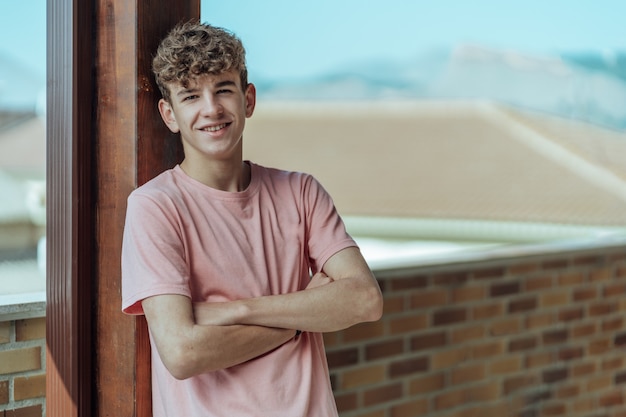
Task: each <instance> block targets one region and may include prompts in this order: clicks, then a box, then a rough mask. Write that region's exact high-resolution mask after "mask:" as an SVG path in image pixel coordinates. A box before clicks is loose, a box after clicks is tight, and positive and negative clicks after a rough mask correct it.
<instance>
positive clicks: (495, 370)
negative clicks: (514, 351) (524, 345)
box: [489, 355, 523, 375]
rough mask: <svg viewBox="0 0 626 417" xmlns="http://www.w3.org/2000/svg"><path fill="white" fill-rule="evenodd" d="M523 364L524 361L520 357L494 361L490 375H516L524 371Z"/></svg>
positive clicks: (515, 356) (511, 356) (513, 356)
mask: <svg viewBox="0 0 626 417" xmlns="http://www.w3.org/2000/svg"><path fill="white" fill-rule="evenodd" d="M522 364H523V360H522V356H520V355H508V356H506V357H504V358H501V359H494V360H493V361H491V363H490V364H489V374H495V375H506V374H514V373H516V372H518V371H520V370H521V369H522Z"/></svg>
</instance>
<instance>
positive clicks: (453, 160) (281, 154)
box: [244, 101, 626, 225]
mask: <svg viewBox="0 0 626 417" xmlns="http://www.w3.org/2000/svg"><path fill="white" fill-rule="evenodd" d="M244 142H245V145H244V153H245V155H244V156H245V157H246V158H248V159H251V160H254V161H257V162H259V163H262V164H265V165H269V166H277V167H282V168H286V169H293V170H299V171H305V172H310V173H312V174H314V175H315V176H316V177H317V178H318V179H319V180H320V181H321V182H322V184H324V186H325V187H326V188H327V189H328V190H329V191H330V193H331V194H332V195H333V198H334V200H335V203H336V205H337V207H338V208H339V210H340V212H341V213H342V214H345V215H367V216H372V215H374V216H399V217H419V218H443V219H446V218H448V219H481V220H503V221H532V222H554V223H573V224H589V225H626V134H624V133H620V132H615V131H609V130H606V129H602V128H600V127H596V126H591V125H586V124H582V123H576V122H573V121H571V120H567V119H561V118H556V117H551V116H548V115H545V114H535V113H531V112H525V111H521V110H515V109H511V108H507V107H504V106H499V105H495V104H493V103H486V102H433V101H427V102H404V103H402V102H400V103H385V102H380V103H352V104H350V103H343V104H341V103H334V104H333V103H317V104H303V103H282V104H277V103H263V102H261V103H259V105H258V107H257V110H256V113H255V115H254V116H253V117H252V118H251V119H249V120H248V124H247V127H246V134H245V141H244Z"/></svg>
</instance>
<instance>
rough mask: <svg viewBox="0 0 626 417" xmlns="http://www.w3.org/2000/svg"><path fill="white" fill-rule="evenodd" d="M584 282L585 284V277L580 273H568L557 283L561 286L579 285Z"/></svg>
mask: <svg viewBox="0 0 626 417" xmlns="http://www.w3.org/2000/svg"><path fill="white" fill-rule="evenodd" d="M583 282H585V276H584V275H583V274H581V273H580V272H570V273H566V274H563V275H560V276H559V277H558V278H557V283H558V284H559V285H561V286H567V285H578V284H582V283H583Z"/></svg>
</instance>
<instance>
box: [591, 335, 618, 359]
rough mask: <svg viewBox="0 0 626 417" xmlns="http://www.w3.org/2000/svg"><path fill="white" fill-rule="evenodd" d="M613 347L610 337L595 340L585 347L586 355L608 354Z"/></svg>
mask: <svg viewBox="0 0 626 417" xmlns="http://www.w3.org/2000/svg"><path fill="white" fill-rule="evenodd" d="M612 347H613V343H612V341H611V338H610V337H605V338H600V339H595V340H592V341H590V342H589V346H588V347H587V354H588V355H601V354H603V353H607V352H609V351H610V350H611V349H612Z"/></svg>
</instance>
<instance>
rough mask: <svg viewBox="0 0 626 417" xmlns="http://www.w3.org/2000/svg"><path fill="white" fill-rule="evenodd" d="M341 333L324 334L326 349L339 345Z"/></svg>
mask: <svg viewBox="0 0 626 417" xmlns="http://www.w3.org/2000/svg"><path fill="white" fill-rule="evenodd" d="M340 335H341V332H328V333H322V337H323V338H324V346H326V348H327V349H328V348H330V347H334V346H337V345H338V344H339V340H340Z"/></svg>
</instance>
